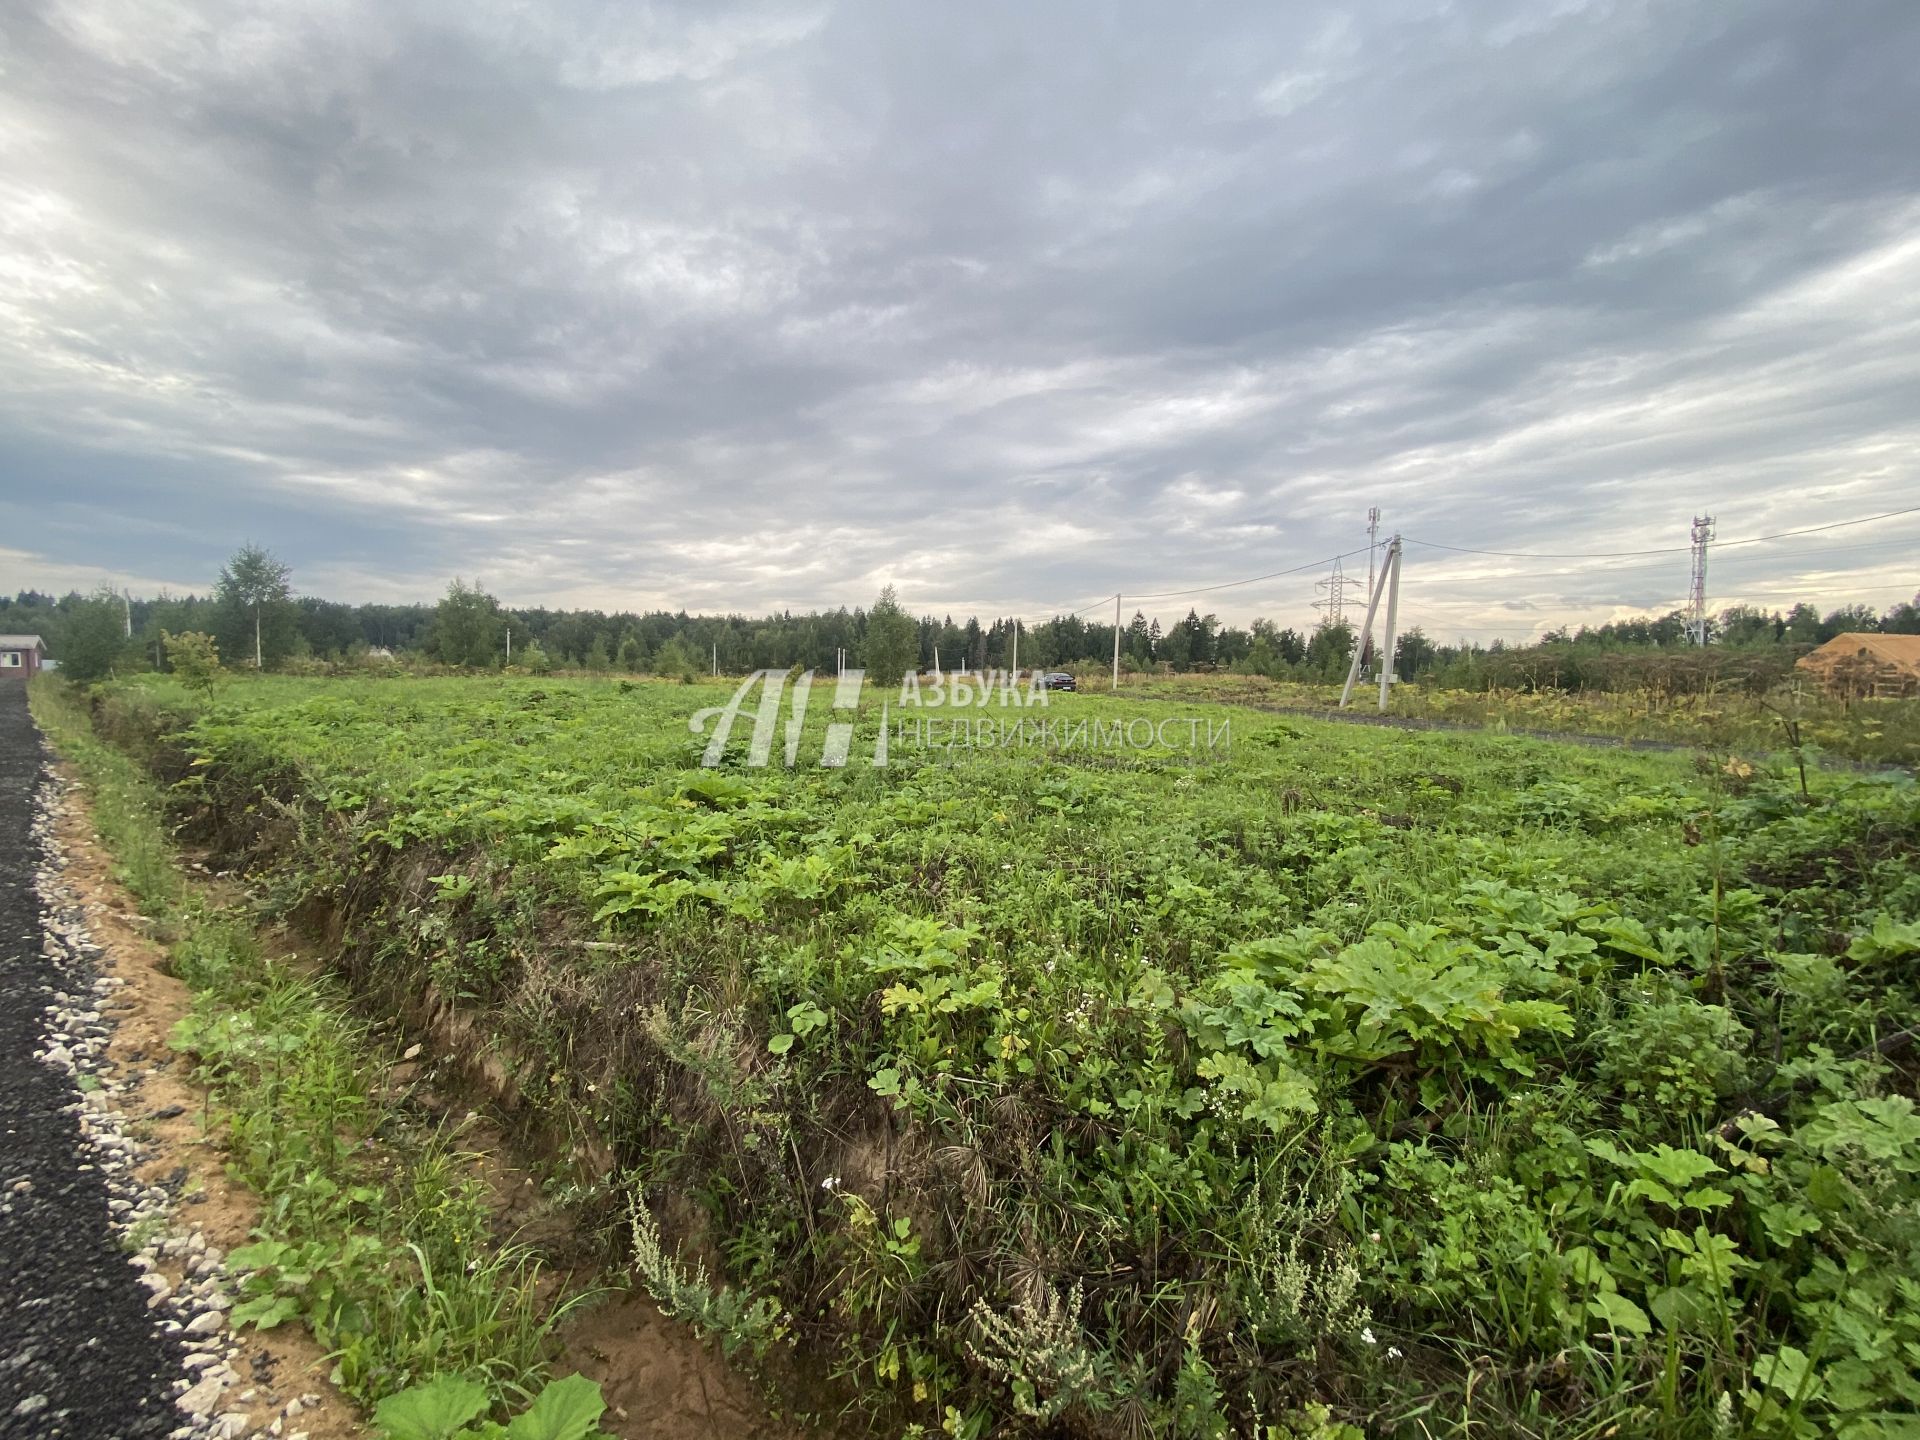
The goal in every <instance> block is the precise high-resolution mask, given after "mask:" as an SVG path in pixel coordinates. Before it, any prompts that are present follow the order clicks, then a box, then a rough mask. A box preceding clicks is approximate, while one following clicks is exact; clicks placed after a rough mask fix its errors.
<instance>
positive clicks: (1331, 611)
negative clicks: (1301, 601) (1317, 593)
mask: <svg viewBox="0 0 1920 1440" xmlns="http://www.w3.org/2000/svg"><path fill="white" fill-rule="evenodd" d="M1353 585H1354V582H1353V581H1352V580H1349V579H1348V578H1347V577H1346V575H1345V573H1344V572H1343V571H1342V570H1341V569H1340V562H1339V561H1338V560H1335V561H1334V562H1333V573H1332V574H1331V575H1329V576H1327V578H1326V579H1324V580H1316V581H1314V582H1313V588H1314V589H1316V590H1324V591H1325V592H1326V598H1325V599H1322V600H1316V601H1314V602H1313V608H1314V609H1316V610H1318V611H1319V612H1320V614H1321V616H1322V617H1323V619H1324V620H1325V622H1326V623H1327V624H1329V625H1341V624H1344V623H1345V622H1346V618H1347V592H1348V590H1350V589H1351V588H1352V587H1353Z"/></svg>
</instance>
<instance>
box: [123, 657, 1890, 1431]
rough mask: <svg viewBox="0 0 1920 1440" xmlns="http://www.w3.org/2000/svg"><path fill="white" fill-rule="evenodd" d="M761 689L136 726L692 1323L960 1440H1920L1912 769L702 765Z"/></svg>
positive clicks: (1502, 749)
mask: <svg viewBox="0 0 1920 1440" xmlns="http://www.w3.org/2000/svg"><path fill="white" fill-rule="evenodd" d="M730 691H731V687H730V686H729V687H717V686H712V685H706V684H689V685H684V686H683V685H653V684H633V683H630V682H591V681H589V682H561V681H516V680H508V681H499V680H494V681H485V682H482V681H460V680H439V681H421V680H392V681H358V682H320V681H295V680H271V679H270V680H263V681H251V682H246V683H236V684H232V685H228V686H226V687H223V688H222V689H221V690H220V691H218V692H216V694H215V695H214V697H213V698H212V699H211V700H208V699H206V698H205V697H202V696H199V695H195V694H192V693H190V692H188V691H187V690H185V689H184V688H182V687H180V686H178V685H177V684H172V683H168V682H164V681H159V680H153V679H149V680H146V681H141V682H130V683H123V684H120V685H116V686H113V687H110V688H109V689H107V690H106V691H105V692H104V693H103V694H102V696H101V698H100V699H99V701H98V704H97V709H96V716H95V719H96V724H97V726H98V727H99V729H100V730H101V731H102V733H104V734H106V735H108V736H110V737H113V738H114V739H116V740H117V741H119V742H120V743H121V744H123V745H125V746H127V747H128V748H129V749H130V750H132V751H134V752H137V753H139V754H141V755H142V756H144V757H145V758H146V759H147V761H148V762H149V763H150V764H151V765H152V767H153V768H154V770H155V771H156V773H158V774H160V775H162V776H163V777H164V778H165V779H166V780H167V781H168V782H170V783H172V784H173V786H174V794H175V803H176V804H177V806H178V807H179V809H180V811H181V814H182V816H183V818H184V819H186V820H187V821H188V822H189V823H190V826H191V827H192V828H191V833H193V834H196V835H197V836H199V837H200V838H201V839H203V840H204V841H205V842H207V843H208V844H210V845H212V846H213V847H215V848H216V850H217V851H218V852H219V853H220V854H221V855H222V856H223V857H225V858H226V859H227V860H228V861H230V862H233V863H238V864H240V865H242V866H244V867H245V868H246V869H247V870H248V872H249V874H250V878H251V881H252V883H253V884H254V886H255V887H256V889H257V891H258V893H259V894H260V895H261V897H262V903H263V904H265V905H267V906H268V907H269V908H270V909H271V910H273V911H274V912H276V913H281V914H286V915H297V916H300V917H302V918H303V919H304V920H306V921H307V922H308V923H310V924H312V925H315V926H317V927H324V928H325V929H326V930H327V933H328V934H329V935H330V936H331V937H333V938H334V940H335V942H336V946H335V948H336V951H337V953H338V955H339V957H340V964H341V966H342V969H343V971H344V973H345V974H346V975H347V976H348V978H349V979H350V981H351V983H352V984H353V986H354V987H355V988H356V989H357V990H358V991H359V993H360V995H361V997H362V1000H363V1003H365V1004H369V1005H371V1006H373V1007H375V1008H376V1009H381V1010H386V1011H390V1012H392V1013H395V1014H400V1015H407V1016H419V1015H422V1014H424V1013H427V1011H429V1010H431V1009H434V1008H435V1007H445V1008H451V1009H453V1010H456V1011H458V1012H461V1013H462V1014H464V1015H466V1016H469V1017H475V1018H477V1020H478V1022H479V1023H478V1024H477V1026H475V1027H474V1033H475V1034H477V1035H480V1036H483V1037H485V1039H484V1040H482V1041H481V1049H482V1050H483V1052H485V1053H482V1054H480V1055H476V1056H472V1057H469V1058H470V1060H471V1061H472V1062H473V1063H474V1064H475V1065H476V1066H478V1067H480V1068H482V1069H486V1068H488V1067H491V1068H492V1069H493V1070H494V1072H495V1074H496V1079H497V1081H498V1084H497V1088H498V1089H499V1091H500V1093H501V1094H502V1095H503V1096H504V1097H506V1098H508V1099H510V1100H512V1101H513V1102H515V1103H517V1104H518V1105H520V1106H522V1107H524V1108H525V1109H527V1110H529V1111H531V1112H533V1113H534V1114H536V1115H538V1116H539V1117H540V1119H541V1121H542V1123H543V1124H544V1127H545V1128H546V1130H547V1132H548V1133H549V1134H550V1135H551V1136H552V1137H553V1139H554V1142H555V1152H556V1154H558V1155H560V1156H561V1157H562V1164H563V1167H564V1171H565V1173H562V1174H557V1175H556V1176H555V1178H554V1184H555V1185H556V1187H557V1186H561V1185H566V1186H570V1187H571V1193H572V1194H574V1195H575V1196H576V1197H579V1198H580V1199H581V1200H582V1203H583V1204H584V1205H585V1206H586V1207H587V1212H588V1214H589V1216H590V1217H591V1216H592V1215H593V1214H594V1212H595V1210H596V1207H597V1209H598V1211H599V1214H600V1218H602V1219H603V1220H605V1221H606V1222H608V1224H609V1229H611V1228H612V1227H613V1226H614V1225H619V1227H620V1229H621V1230H622V1231H625V1230H626V1229H627V1228H628V1226H627V1225H626V1224H625V1223H623V1222H627V1221H630V1222H631V1227H630V1228H631V1232H632V1234H633V1236H634V1238H635V1240H636V1242H637V1248H638V1249H639V1250H640V1251H641V1255H640V1260H641V1269H642V1270H643V1272H645V1273H647V1275H648V1278H649V1281H650V1283H652V1284H653V1285H654V1286H655V1288H656V1289H659V1290H666V1291H669V1292H671V1293H672V1294H673V1295H674V1296H675V1297H676V1300H677V1303H678V1305H679V1306H680V1308H681V1309H682V1311H683V1313H688V1314H691V1315H693V1316H695V1317H696V1318H702V1321H703V1323H705V1324H707V1325H708V1326H709V1328H712V1329H714V1330H715V1331H716V1332H718V1333H720V1334H722V1336H723V1337H724V1338H726V1339H727V1340H728V1342H729V1343H730V1344H732V1345H734V1346H735V1347H746V1348H747V1349H748V1350H749V1351H750V1352H764V1351H766V1350H768V1349H769V1348H771V1347H775V1346H784V1345H786V1344H789V1343H791V1341H793V1340H803V1341H804V1342H805V1345H804V1350H805V1352H806V1353H807V1354H809V1355H831V1356H833V1357H834V1365H835V1368H836V1369H837V1370H838V1372H839V1373H840V1375H841V1376H842V1377H843V1378H844V1379H845V1380H846V1381H848V1382H849V1383H850V1384H851V1385H853V1386H855V1387H857V1388H858V1389H859V1390H860V1392H861V1393H862V1395H863V1396H864V1397H865V1398H866V1399H867V1400H868V1401H869V1402H870V1403H872V1404H873V1405H874V1406H875V1407H876V1408H877V1409H880V1410H882V1411H883V1412H885V1413H888V1414H890V1415H892V1416H894V1417H895V1418H897V1419H898V1420H899V1421H900V1422H901V1423H902V1424H903V1425H906V1426H907V1427H909V1431H910V1433H928V1434H931V1433H939V1432H944V1433H947V1434H950V1435H956V1436H964V1437H980V1436H984V1435H987V1434H989V1433H1021V1432H1022V1431H1023V1430H1025V1431H1036V1432H1037V1431H1041V1430H1051V1431H1052V1432H1055V1433H1068V1434H1093V1433H1100V1434H1122V1435H1141V1436H1145V1435H1173V1436H1180V1437H1206V1440H1215V1437H1224V1436H1226V1435H1229V1434H1233V1435H1257V1436H1260V1437H1262V1440H1279V1437H1289V1436H1319V1437H1326V1440H1332V1437H1335V1436H1351V1435H1354V1434H1355V1433H1357V1432H1356V1430H1355V1429H1354V1428H1352V1427H1362V1428H1363V1429H1364V1431H1365V1433H1369V1434H1382V1435H1388V1434H1394V1435H1397V1434H1407V1435H1459V1436H1463V1437H1464V1436H1467V1435H1469V1434H1500V1435H1534V1436H1554V1437H1565V1440H1573V1437H1601V1436H1606V1435H1642V1434H1662V1435H1675V1436H1700V1437H1706V1436H1720V1435H1742V1434H1746V1435H1766V1436H1773V1435H1793V1436H1809V1437H1812V1436H1827V1435H1832V1436H1846V1437H1850V1440H1852V1437H1869V1436H1872V1437H1884V1436H1893V1435H1899V1434H1911V1433H1913V1430H1912V1419H1911V1417H1912V1415H1913V1413H1914V1411H1915V1409H1916V1407H1917V1406H1920V1379H1916V1370H1917V1369H1920V1115H1917V1114H1916V1113H1915V1107H1914V1103H1913V1099H1912V1095H1913V1091H1914V1079H1915V1071H1914V1068H1913V1066H1914V1046H1913V1031H1912V1030H1911V1029H1910V1028H1909V1026H1910V1024H1911V1020H1912V1017H1913V1015H1914V1014H1915V1013H1916V1011H1915V1006H1916V1002H1920V994H1916V981H1915V973H1916V972H1915V965H1914V960H1915V957H1917V956H1920V866H1916V864H1915V859H1916V856H1920V788H1917V787H1916V786H1915V784H1914V782H1913V780H1912V779H1911V777H1909V776H1905V775H1899V774H1889V775H1858V774H1837V773H1831V772H1822V771H1821V770H1819V769H1818V768H1817V767H1815V768H1811V769H1810V770H1809V771H1808V773H1807V778H1806V782H1805V785H1806V788H1805V789H1804V791H1803V788H1802V779H1801V776H1800V774H1799V772H1798V770H1797V768H1796V767H1795V766H1793V765H1792V764H1791V763H1785V762H1783V763H1780V764H1777V765H1776V764H1772V763H1761V762H1758V761H1756V760H1755V759H1754V757H1753V756H1752V755H1751V754H1748V755H1745V756H1740V755H1732V754H1728V753H1726V752H1724V751H1723V752H1717V753H1713V754H1710V755H1709V754H1702V755H1699V756H1682V755H1664V754H1662V755H1641V754H1625V753H1621V752H1618V751H1601V750H1592V749H1583V748H1579V747H1572V746H1562V745H1554V744H1550V743H1544V742H1538V741H1533V740H1528V739H1522V738H1519V737H1515V736H1502V735H1455V734H1407V733H1402V732H1396V731H1389V730H1374V729H1366V728H1362V727H1345V726H1332V725H1325V724H1320V723H1316V722H1314V721H1311V720H1308V719H1304V718H1298V717H1282V716H1275V715H1268V714H1257V713H1253V712H1248V711H1233V712H1231V716H1232V722H1233V750H1232V754H1231V758H1230V759H1223V760H1217V761H1215V762H1213V763H1208V764H1195V763H1191V762H1190V761H1188V760H1186V759H1184V758H1182V757H1180V756H1178V755H1175V754H1172V753H1165V752H1146V753H1120V752H1103V753H1099V754H1085V753H1077V754H1076V753H1068V754H1064V755H1061V756H1058V757H1055V758H1053V759H1052V760H1050V761H1048V762H1046V763H1040V762H1038V761H1035V760H1033V759H1032V758H1030V757H1029V756H1027V755H1024V754H1022V753H1020V752H1015V751H996V752H988V753H983V754H980V755H977V756H968V755H961V756H956V757H951V758H952V760H953V763H948V761H949V758H950V757H948V756H945V755H936V756H924V755H918V754H915V753H914V752H912V751H911V750H909V749H907V748H906V747H904V746H897V747H896V748H895V751H894V754H893V762H892V764H891V765H890V766H888V767H887V768H875V767H873V766H870V765H867V764H865V763H864V757H866V756H867V755H869V754H870V753H871V738H872V727H873V724H874V719H875V717H874V715H873V714H871V713H870V714H868V715H867V716H866V717H865V719H864V721H863V727H864V728H863V737H862V739H861V740H860V741H859V742H857V743H856V746H855V756H856V761H857V763H855V764H853V765H850V766H849V767H848V768H846V769H845V770H839V771H827V770H821V769H819V768H815V762H816V760H817V757H818V756H819V754H820V740H821V736H820V731H821V727H822V726H823V725H824V723H825V720H824V717H821V716H820V713H819V711H818V710H815V711H814V712H813V713H812V716H811V717H810V720H809V725H808V729H807V732H806V734H805V735H803V736H801V737H799V739H798V745H799V761H800V763H799V767H798V768H796V769H794V770H792V771H786V770H781V769H778V768H773V769H764V770H753V769H748V768H744V767H740V766H738V765H733V766H729V767H726V768H722V769H719V770H705V769H701V768H700V767H699V766H698V763H697V761H698V756H699V754H700V752H701V749H702V748H703V746H704V744H705V740H704V739H703V738H701V737H696V736H694V735H692V734H691V733H689V729H688V725H687V719H688V717H689V715H690V714H691V713H692V712H693V711H695V710H696V709H698V708H702V707H708V706H714V705H718V704H721V703H723V702H724V700H725V699H726V697H727V695H728V694H729V693H730ZM1051 713H1052V714H1053V715H1055V716H1056V717H1058V718H1066V719H1070V718H1074V717H1080V718H1085V717H1088V716H1098V717H1113V716H1116V715H1125V716H1128V717H1131V716H1134V715H1136V714H1137V715H1144V716H1147V717H1151V718H1159V717H1163V716H1175V715H1180V714H1183V713H1185V712H1183V711H1182V710H1180V709H1179V708H1177V707H1175V706H1173V705H1170V704H1166V703H1161V702H1152V701H1115V700H1109V699H1107V698H1105V697H1100V696H1093V695H1083V696H1059V697H1055V699H1054V701H1053V706H1052V709H1051ZM1209 713H1210V714H1211V713H1221V714H1224V713H1226V712H1215V711H1212V710H1210V711H1209ZM750 728H751V727H750V726H749V725H747V724H744V723H743V724H742V725H741V726H739V727H738V728H737V730H736V734H735V736H734V745H735V753H736V754H737V753H738V752H739V751H740V750H742V749H743V748H744V746H745V743H746V738H747V737H746V734H745V732H746V731H747V730H748V729H750ZM776 753H777V752H776ZM776 763H777V761H776ZM221 983H222V984H226V983H231V982H227V981H222V982H221ZM239 1000H241V1001H244V1004H245V1006H247V1007H252V1006H257V1005H258V1004H259V1003H261V1002H260V1000H259V998H258V997H257V996H251V995H250V992H243V993H242V995H241V996H240V997H239ZM236 1008H240V1005H239V1003H238V1001H237V1002H236ZM204 1023H205V1024H206V1025H208V1026H214V1025H217V1024H219V1023H221V1021H220V1019H219V1017H218V1016H217V1015H215V1014H209V1016H208V1017H207V1019H206V1021H205V1022H204ZM205 1063H208V1064H209V1068H210V1069H211V1070H212V1071H213V1072H214V1073H215V1074H216V1075H218V1074H219V1066H220V1064H221V1063H223V1062H220V1061H218V1060H215V1059H208V1060H207V1061H206V1062H205ZM245 1063H247V1064H249V1065H253V1066H256V1067H257V1065H258V1063H259V1062H255V1061H252V1060H248V1061H246V1062H245ZM275 1063H278V1062H275ZM246 1073H247V1075H248V1083H249V1085H250V1086H251V1087H253V1088H255V1089H259V1088H261V1087H264V1086H265V1085H266V1084H268V1083H270V1081H269V1078H268V1076H267V1075H266V1074H265V1073H264V1072H263V1071H261V1070H260V1069H258V1068H253V1069H251V1070H249V1071H247V1072H246ZM345 1188H346V1187H344V1186H343V1190H344V1189H345ZM328 1203H329V1204H332V1203H334V1202H333V1201H331V1200H329V1201H328ZM663 1231H664V1233H665V1236H666V1237H667V1238H666V1240H665V1241H662V1239H661V1238H660V1236H661V1232H663ZM649 1244H651V1246H652V1252H651V1254H648V1253H646V1252H647V1247H648V1245H649ZM671 1245H678V1246H680V1247H681V1248H682V1251H683V1253H685V1254H688V1255H692V1256H697V1257H698V1263H695V1262H693V1261H683V1260H679V1259H676V1258H675V1257H674V1256H673V1255H672V1254H671V1253H669V1249H668V1248H666V1247H668V1246H671ZM703 1267H710V1269H709V1268H703ZM442 1273H444V1266H442V1265H440V1264H439V1263H437V1262H436V1263H435V1265H434V1266H433V1274H434V1275H435V1276H436V1277H437V1276H439V1275H441V1274H442ZM709 1274H711V1275H714V1276H717V1277H718V1285H717V1287H716V1285H715V1284H714V1283H711V1282H709V1280H708V1278H707V1277H708V1275H709ZM453 1423H456V1424H464V1423H465V1421H464V1420H462V1421H457V1422H453ZM915 1427H918V1428H915Z"/></svg>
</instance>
